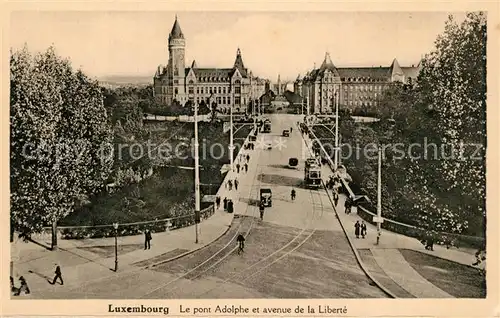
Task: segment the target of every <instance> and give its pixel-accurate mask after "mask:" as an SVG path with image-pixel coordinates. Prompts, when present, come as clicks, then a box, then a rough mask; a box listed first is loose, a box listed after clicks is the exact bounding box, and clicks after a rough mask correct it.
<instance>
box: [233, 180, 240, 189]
mask: <svg viewBox="0 0 500 318" xmlns="http://www.w3.org/2000/svg"><path fill="white" fill-rule="evenodd" d="M238 184H240V182H239V181H238V179H234V189H235V190H236V191H238Z"/></svg>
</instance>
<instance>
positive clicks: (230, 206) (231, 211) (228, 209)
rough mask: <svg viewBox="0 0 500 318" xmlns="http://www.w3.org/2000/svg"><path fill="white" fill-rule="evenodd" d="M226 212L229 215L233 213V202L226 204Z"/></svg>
mask: <svg viewBox="0 0 500 318" xmlns="http://www.w3.org/2000/svg"><path fill="white" fill-rule="evenodd" d="M227 212H229V213H233V212H234V205H233V200H231V199H230V200H229V201H228V202H227Z"/></svg>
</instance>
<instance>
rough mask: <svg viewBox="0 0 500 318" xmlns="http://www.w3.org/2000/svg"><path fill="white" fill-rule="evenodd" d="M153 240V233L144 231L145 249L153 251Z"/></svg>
mask: <svg viewBox="0 0 500 318" xmlns="http://www.w3.org/2000/svg"><path fill="white" fill-rule="evenodd" d="M152 239H153V237H152V236H151V231H149V230H148V229H146V231H144V249H145V250H146V249H147V250H149V249H151V240H152Z"/></svg>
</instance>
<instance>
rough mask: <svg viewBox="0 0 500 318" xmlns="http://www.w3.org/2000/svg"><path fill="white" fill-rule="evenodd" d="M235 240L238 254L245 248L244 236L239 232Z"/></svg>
mask: <svg viewBox="0 0 500 318" xmlns="http://www.w3.org/2000/svg"><path fill="white" fill-rule="evenodd" d="M236 241H237V242H238V254H240V253H241V252H244V251H243V249H244V248H245V237H244V236H243V235H242V234H239V235H238V238H237V239H236Z"/></svg>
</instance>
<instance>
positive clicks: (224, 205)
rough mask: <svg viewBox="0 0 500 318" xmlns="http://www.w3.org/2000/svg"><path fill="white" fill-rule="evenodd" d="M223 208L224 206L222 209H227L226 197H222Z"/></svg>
mask: <svg viewBox="0 0 500 318" xmlns="http://www.w3.org/2000/svg"><path fill="white" fill-rule="evenodd" d="M223 208H224V211H226V210H227V197H224V200H223Z"/></svg>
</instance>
